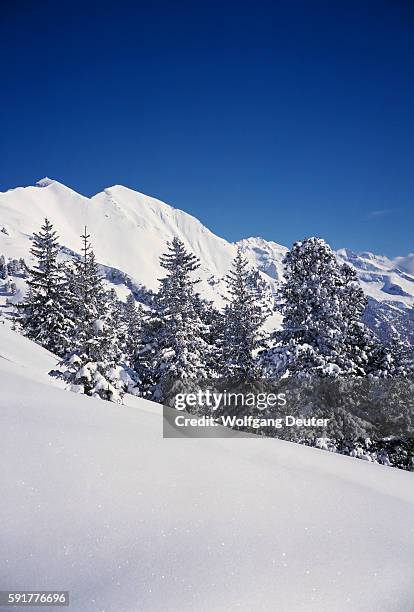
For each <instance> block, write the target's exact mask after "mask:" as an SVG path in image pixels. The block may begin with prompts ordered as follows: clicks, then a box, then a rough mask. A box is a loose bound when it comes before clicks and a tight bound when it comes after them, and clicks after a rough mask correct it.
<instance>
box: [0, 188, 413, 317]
mask: <svg viewBox="0 0 414 612" xmlns="http://www.w3.org/2000/svg"><path fill="white" fill-rule="evenodd" d="M46 216H47V217H48V218H49V219H50V221H51V222H52V223H53V225H54V228H55V230H56V231H57V233H58V235H59V237H60V242H61V244H62V246H63V247H64V248H66V249H67V250H68V251H71V252H75V253H79V252H80V247H81V241H80V238H79V235H80V234H81V232H82V231H83V228H84V226H85V225H86V226H87V227H88V232H89V233H90V234H91V239H92V245H93V248H94V250H95V255H96V258H97V261H98V262H99V263H100V264H101V265H102V266H103V268H104V269H105V274H106V276H107V278H108V276H109V277H110V273H109V272H108V270H110V269H113V270H115V271H116V275H117V278H118V279H119V275H120V274H121V273H120V271H122V273H124V274H125V276H127V277H128V279H129V280H128V283H129V287H130V286H131V283H132V284H133V283H135V284H136V285H137V286H143V287H146V288H147V289H150V290H156V289H157V286H158V279H159V278H160V277H162V275H163V270H162V268H161V267H160V265H159V256H160V255H161V254H162V253H163V252H164V251H165V246H166V242H167V241H168V240H171V238H172V237H173V236H178V237H179V238H180V239H181V240H182V241H183V242H184V244H185V246H186V248H188V249H190V250H191V251H193V252H194V253H195V255H196V256H197V257H198V258H199V260H200V264H201V265H200V270H199V276H200V279H201V283H200V285H199V286H200V293H201V294H202V295H203V296H204V297H205V298H206V299H208V300H211V301H214V302H215V303H216V304H218V305H222V304H223V294H224V293H225V285H224V283H223V280H222V279H223V277H224V276H225V275H226V274H227V273H228V271H229V270H230V267H231V263H232V260H233V258H234V255H235V253H236V249H237V248H240V249H241V250H242V252H243V254H244V255H245V256H246V257H247V259H248V260H249V262H250V264H251V265H252V266H254V267H256V268H257V269H258V270H259V271H260V273H261V275H262V277H263V279H264V280H265V281H266V282H267V284H268V286H269V292H271V293H274V292H275V291H276V289H277V286H278V284H279V283H280V282H281V281H282V280H283V264H282V260H283V257H284V255H285V253H286V252H287V250H288V249H287V247H286V246H283V245H281V244H279V243H277V242H275V241H270V240H266V239H264V238H261V237H249V238H244V239H241V240H239V241H237V242H228V241H227V240H225V239H224V238H222V237H220V236H217V235H216V234H214V233H213V232H212V231H211V230H210V229H209V228H207V227H206V226H205V225H203V224H202V223H201V221H200V220H199V219H197V218H196V217H194V216H193V215H191V214H189V213H187V212H186V211H183V210H180V209H177V208H174V207H173V206H171V205H170V204H167V203H165V202H162V201H161V200H159V199H157V198H154V197H152V196H147V195H145V194H143V193H140V192H138V191H135V190H133V189H131V188H129V187H125V186H123V185H113V186H111V187H106V188H105V189H104V190H103V191H100V192H98V193H96V194H95V195H93V196H92V197H87V196H84V195H82V194H80V193H78V192H77V191H75V190H73V189H71V188H70V187H67V186H66V185H64V184H63V183H60V182H59V181H56V180H53V179H50V178H48V177H45V178H43V179H40V180H39V181H38V182H37V183H36V185H31V186H27V187H15V188H13V189H10V190H8V191H6V192H1V193H0V230H2V231H0V255H1V254H3V255H5V256H6V258H7V257H13V258H20V257H23V258H24V259H25V260H26V261H27V262H28V263H29V264H30V262H31V256H30V248H31V236H32V235H33V232H36V231H38V230H39V228H40V226H41V224H42V222H43V220H44V218H45V217H46ZM300 238H302V237H301V236H298V239H300ZM336 256H337V258H338V260H339V261H340V262H341V263H345V262H346V263H348V264H350V265H351V266H353V267H354V268H355V270H356V271H357V274H358V277H359V281H360V283H361V285H362V287H363V289H364V291H365V293H366V295H367V296H368V297H369V298H370V306H369V308H371V309H372V308H373V309H374V310H375V309H376V306H375V304H376V303H380V304H381V308H378V309H377V310H378V312H377V313H372V312H371V313H368V315H369V316H370V317H371V319H373V318H376V317H377V315H378V313H379V312H380V313H381V321H383V319H384V316H385V312H387V317H389V318H390V320H391V319H393V316H394V315H393V312H394V310H395V308H397V309H398V311H399V313H401V312H402V313H404V316H405V315H406V313H407V312H408V311H411V309H412V307H413V305H414V254H408V255H407V256H400V257H397V258H393V259H392V258H388V257H386V256H384V255H375V254H374V253H371V252H369V251H365V252H362V253H356V252H354V251H352V250H351V249H347V248H342V249H339V250H337V251H336ZM108 280H109V281H110V278H108ZM128 283H125V285H124V288H123V289H122V291H121V294H123V295H126V294H127V293H126V289H127V288H128ZM120 284H122V283H119V282H117V283H116V289H117V290H118V291H119V290H120ZM387 317H385V318H387ZM399 318H400V315H399ZM279 322H280V316H279V317H276V318H275V320H274V322H273V323H274V324H275V325H277V324H278V323H279ZM389 323H390V321H387V325H388V327H389ZM410 325H411V324H410Z"/></svg>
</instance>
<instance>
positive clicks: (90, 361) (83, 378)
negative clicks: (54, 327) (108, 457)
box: [59, 227, 125, 401]
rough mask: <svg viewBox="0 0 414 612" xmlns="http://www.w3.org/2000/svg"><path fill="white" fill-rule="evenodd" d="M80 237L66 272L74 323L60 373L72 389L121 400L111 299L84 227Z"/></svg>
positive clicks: (116, 342)
mask: <svg viewBox="0 0 414 612" xmlns="http://www.w3.org/2000/svg"><path fill="white" fill-rule="evenodd" d="M81 238H82V256H81V257H80V258H79V259H78V258H77V259H75V260H74V261H73V262H72V266H71V267H70V269H69V270H68V274H67V283H68V287H69V289H70V296H71V309H72V313H73V316H74V318H75V320H76V322H77V327H76V332H75V333H74V334H73V336H72V338H71V340H72V350H71V351H70V352H69V353H68V354H67V355H66V356H65V358H64V359H63V360H62V362H61V363H60V364H59V368H60V370H59V372H60V373H59V375H60V376H61V377H62V378H63V379H64V380H65V381H66V382H67V383H68V384H69V385H70V386H71V389H72V390H73V391H76V392H79V393H85V394H86V395H91V396H93V397H98V396H99V397H101V398H102V399H106V400H110V401H120V400H121V397H122V393H123V390H124V386H125V385H124V382H123V380H122V376H121V371H120V368H119V366H118V360H119V356H120V350H119V347H118V338H117V329H116V327H115V326H114V325H113V322H112V320H111V316H112V304H111V299H110V295H109V294H108V292H106V291H105V288H104V286H103V279H102V277H101V275H100V273H99V268H98V265H97V263H96V260H95V255H94V253H93V250H92V247H91V243H90V240H89V239H90V235H89V234H88V233H87V229H86V227H85V231H84V233H83V234H82V236H81Z"/></svg>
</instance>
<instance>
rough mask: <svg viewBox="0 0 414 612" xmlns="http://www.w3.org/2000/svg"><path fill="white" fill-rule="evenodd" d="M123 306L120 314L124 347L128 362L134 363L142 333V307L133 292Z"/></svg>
mask: <svg viewBox="0 0 414 612" xmlns="http://www.w3.org/2000/svg"><path fill="white" fill-rule="evenodd" d="M122 306H123V308H122V311H121V313H120V316H121V319H122V323H123V325H122V331H123V348H124V351H125V356H126V359H127V361H128V363H129V364H130V365H132V364H133V362H134V359H135V354H136V350H137V344H138V342H139V337H140V333H141V326H142V318H143V313H142V307H141V306H140V304H137V302H136V300H135V298H134V296H133V294H132V293H130V294H129V296H128V297H127V299H126V302H125V304H123V305H122Z"/></svg>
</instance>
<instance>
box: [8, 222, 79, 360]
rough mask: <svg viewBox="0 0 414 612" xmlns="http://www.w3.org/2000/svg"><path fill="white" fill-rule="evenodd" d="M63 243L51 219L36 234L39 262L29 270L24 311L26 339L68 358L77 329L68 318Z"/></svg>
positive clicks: (35, 255)
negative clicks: (60, 258) (60, 255)
mask: <svg viewBox="0 0 414 612" xmlns="http://www.w3.org/2000/svg"><path fill="white" fill-rule="evenodd" d="M59 249H60V247H59V243H58V237H57V234H56V232H55V231H54V230H53V225H52V224H51V223H50V221H49V220H48V219H45V222H44V224H43V226H42V228H41V230H40V232H39V233H38V234H36V233H35V234H34V238H33V247H32V249H31V254H32V255H33V256H34V257H35V258H36V259H37V263H36V265H35V266H34V267H33V268H32V269H30V270H29V272H28V274H29V277H28V281H27V284H28V287H29V290H28V293H27V296H26V299H25V301H24V302H23V304H21V305H20V306H21V308H22V309H23V312H24V314H25V319H24V321H23V328H24V330H25V333H26V335H27V336H28V337H29V338H31V339H32V340H35V341H36V342H38V343H39V344H41V345H42V346H44V347H45V348H47V349H48V350H50V351H51V352H53V353H56V354H57V355H64V353H65V352H66V350H67V348H68V346H69V336H70V334H71V332H72V330H73V328H74V322H73V319H71V317H70V316H69V315H68V311H67V305H68V304H67V300H68V295H67V291H66V284H65V277H64V273H63V265H62V264H59V263H58V261H57V256H58V253H59Z"/></svg>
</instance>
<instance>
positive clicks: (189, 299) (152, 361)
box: [136, 237, 207, 402]
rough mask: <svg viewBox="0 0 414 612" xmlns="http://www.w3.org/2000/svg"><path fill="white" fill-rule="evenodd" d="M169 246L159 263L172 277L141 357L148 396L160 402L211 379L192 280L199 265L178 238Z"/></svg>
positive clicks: (150, 317) (152, 316)
mask: <svg viewBox="0 0 414 612" xmlns="http://www.w3.org/2000/svg"><path fill="white" fill-rule="evenodd" d="M167 247H168V249H167V252H166V253H165V254H164V255H162V256H161V258H160V265H161V267H162V268H164V269H165V270H166V272H167V274H166V276H165V277H164V278H163V279H161V280H160V288H159V292H158V294H157V295H156V297H155V300H154V308H153V309H152V310H151V311H150V312H149V313H148V314H147V316H146V317H145V320H144V321H143V326H142V334H141V342H140V345H139V347H138V351H137V358H136V370H137V373H138V377H139V379H140V384H141V388H142V393H143V395H144V396H148V397H152V398H153V399H154V400H156V401H159V402H162V401H165V400H166V398H167V396H168V394H169V392H170V391H171V390H172V389H173V388H174V387H177V385H180V384H183V383H184V381H186V380H195V379H197V378H203V377H205V376H206V375H207V372H206V350H207V348H206V343H205V340H204V338H203V335H204V334H205V333H206V329H205V324H204V323H203V321H202V320H201V317H200V313H199V297H198V295H197V293H196V291H195V285H196V283H197V282H198V280H194V279H193V278H192V273H193V272H195V271H196V270H197V269H198V267H199V265H200V264H199V262H198V260H197V258H196V257H195V256H194V255H193V254H191V253H189V252H188V251H187V250H186V249H185V247H184V244H183V243H182V242H181V240H179V239H178V238H176V237H175V238H174V239H173V240H172V242H170V243H168V245H167Z"/></svg>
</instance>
